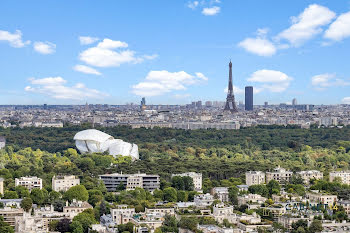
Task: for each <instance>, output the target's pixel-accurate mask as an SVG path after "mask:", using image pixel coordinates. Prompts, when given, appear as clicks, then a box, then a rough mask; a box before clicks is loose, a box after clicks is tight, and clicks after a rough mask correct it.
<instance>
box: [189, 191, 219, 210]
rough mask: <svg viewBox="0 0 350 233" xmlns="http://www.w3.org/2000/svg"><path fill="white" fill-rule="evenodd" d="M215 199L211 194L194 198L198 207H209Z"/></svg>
mask: <svg viewBox="0 0 350 233" xmlns="http://www.w3.org/2000/svg"><path fill="white" fill-rule="evenodd" d="M214 200H215V199H214V197H213V196H212V195H210V194H209V193H206V194H199V195H196V196H194V203H195V204H196V206H197V207H208V206H211V204H213V202H214Z"/></svg>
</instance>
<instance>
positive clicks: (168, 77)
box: [132, 70, 208, 96]
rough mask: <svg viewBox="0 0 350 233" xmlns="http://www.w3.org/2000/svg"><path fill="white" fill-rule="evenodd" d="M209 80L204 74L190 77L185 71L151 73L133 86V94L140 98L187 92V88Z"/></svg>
mask: <svg viewBox="0 0 350 233" xmlns="http://www.w3.org/2000/svg"><path fill="white" fill-rule="evenodd" d="M206 80H208V78H207V77H205V76H204V75H203V74H202V73H199V72H197V73H195V75H190V74H188V73H186V72H185V71H179V72H169V71H166V70H160V71H150V72H149V73H148V74H147V76H146V78H145V81H143V82H140V83H138V84H136V85H133V86H132V92H133V93H134V94H136V95H139V96H158V95H163V94H165V93H168V92H171V91H174V90H186V89H187V86H190V85H194V84H197V83H200V82H201V81H206Z"/></svg>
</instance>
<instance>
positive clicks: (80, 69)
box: [73, 65, 101, 75]
mask: <svg viewBox="0 0 350 233" xmlns="http://www.w3.org/2000/svg"><path fill="white" fill-rule="evenodd" d="M73 69H74V70H75V71H78V72H81V73H84V74H95V75H101V73H100V72H99V71H97V70H96V69H94V68H92V67H89V66H84V65H76V66H74V67H73Z"/></svg>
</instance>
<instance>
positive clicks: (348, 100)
mask: <svg viewBox="0 0 350 233" xmlns="http://www.w3.org/2000/svg"><path fill="white" fill-rule="evenodd" d="M342 102H343V103H344V104H350V97H344V98H343V99H342Z"/></svg>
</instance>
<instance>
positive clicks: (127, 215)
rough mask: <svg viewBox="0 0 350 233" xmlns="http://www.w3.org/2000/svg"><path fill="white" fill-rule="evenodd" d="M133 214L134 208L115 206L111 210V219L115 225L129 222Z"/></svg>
mask: <svg viewBox="0 0 350 233" xmlns="http://www.w3.org/2000/svg"><path fill="white" fill-rule="evenodd" d="M134 214H135V208H128V205H117V206H116V208H115V209H111V215H112V219H113V221H114V222H115V223H116V224H117V225H120V224H126V223H128V222H130V221H131V219H132V217H133V216H134Z"/></svg>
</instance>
